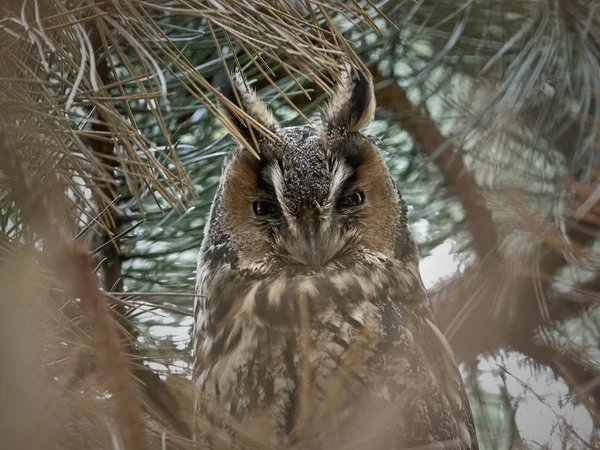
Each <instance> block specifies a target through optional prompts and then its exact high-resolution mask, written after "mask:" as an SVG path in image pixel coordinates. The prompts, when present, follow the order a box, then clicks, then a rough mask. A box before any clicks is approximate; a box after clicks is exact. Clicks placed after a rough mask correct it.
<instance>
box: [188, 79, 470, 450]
mask: <svg viewBox="0 0 600 450" xmlns="http://www.w3.org/2000/svg"><path fill="white" fill-rule="evenodd" d="M219 91H220V93H221V94H222V98H221V100H222V103H223V110H224V114H225V120H224V121H223V122H224V125H225V126H226V127H227V128H228V129H229V130H230V131H231V130H233V129H234V128H235V130H236V134H237V135H238V137H239V136H241V137H243V139H239V141H241V142H244V141H246V142H256V143H257V144H258V148H259V158H257V157H256V156H255V155H254V154H253V153H252V152H250V151H249V150H248V149H246V148H245V147H244V146H243V145H241V144H240V145H236V146H235V148H233V149H232V150H231V152H230V154H229V156H228V157H227V159H226V161H225V163H224V167H223V175H222V178H221V182H220V185H219V187H218V190H217V193H216V196H215V199H214V203H213V206H212V209H211V213H210V218H209V220H208V223H207V226H206V229H205V237H204V241H203V243H202V247H201V250H200V253H199V257H198V278H197V298H196V304H195V327H194V355H195V367H194V369H195V375H194V377H195V378H194V379H195V384H196V387H197V398H196V414H197V419H198V420H197V433H196V436H197V439H198V440H199V441H200V443H201V444H202V445H206V446H209V447H210V448H217V449H219V448H310V449H325V448H327V449H342V448H344V449H408V448H419V449H434V448H435V449H438V448H439V449H441V448H446V449H470V450H471V449H477V448H478V444H477V439H476V435H475V428H474V425H473V419H472V414H471V410H470V406H469V403H468V400H467V396H466V393H465V389H464V386H463V383H462V380H461V378H460V373H459V371H458V368H457V366H456V363H455V361H454V357H453V354H452V351H451V349H450V347H449V345H448V343H447V341H446V339H445V338H444V336H443V335H442V333H441V332H440V331H439V330H438V328H437V327H436V325H435V323H434V320H433V316H432V312H431V306H430V303H429V299H428V297H427V292H426V290H425V288H424V286H423V283H422V281H421V276H420V273H419V265H418V263H419V255H418V250H417V247H416V245H415V242H414V241H413V238H412V236H411V234H410V232H409V229H408V227H407V209H406V206H405V203H404V201H403V199H402V197H401V194H400V191H399V190H398V189H397V188H396V185H395V183H394V181H393V180H392V178H391V175H390V172H389V171H388V169H387V167H386V165H385V161H384V159H383V157H382V154H381V153H380V151H379V150H378V148H377V145H376V141H375V140H374V139H373V138H371V137H369V136H367V135H365V134H362V133H361V132H360V130H361V129H362V128H364V126H366V125H367V124H368V123H369V122H370V121H371V119H372V118H373V114H374V110H375V98H374V93H373V85H372V81H371V79H370V77H369V76H368V75H367V74H365V73H363V71H358V70H354V69H351V70H348V71H347V75H346V77H345V79H344V80H343V81H342V82H340V83H339V85H338V87H337V91H336V93H335V94H334V95H333V96H332V97H331V98H330V99H329V102H328V103H327V105H326V106H324V107H323V108H322V109H321V110H320V111H319V114H318V115H317V118H316V119H315V120H314V121H313V123H312V124H310V125H304V126H294V127H281V126H280V125H279V124H278V123H277V121H276V120H275V118H274V116H273V114H272V113H271V111H270V110H269V108H268V107H267V106H266V105H265V104H264V103H263V101H262V100H261V99H259V98H258V97H257V95H256V93H255V92H254V90H252V89H251V88H249V87H248V85H247V83H246V81H245V80H244V78H243V77H242V75H241V74H240V73H239V72H237V71H236V72H235V73H234V74H233V76H232V77H226V78H224V79H223V81H222V82H221V83H220V86H219ZM237 108H241V109H242V110H243V111H244V112H245V113H246V114H247V115H248V117H250V118H251V119H252V120H247V122H246V121H243V119H241V115H240V114H239V111H238V110H237ZM250 127H252V130H251V129H250ZM259 128H262V129H263V130H266V131H268V132H269V133H270V135H269V134H267V133H260V132H258V131H257V129H259Z"/></svg>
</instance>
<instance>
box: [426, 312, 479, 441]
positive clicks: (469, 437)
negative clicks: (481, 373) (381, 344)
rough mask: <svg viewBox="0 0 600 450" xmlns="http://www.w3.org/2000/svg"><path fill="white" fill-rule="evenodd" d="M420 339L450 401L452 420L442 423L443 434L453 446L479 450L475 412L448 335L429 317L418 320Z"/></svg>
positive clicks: (440, 385) (436, 378)
mask: <svg viewBox="0 0 600 450" xmlns="http://www.w3.org/2000/svg"><path fill="white" fill-rule="evenodd" d="M419 322H420V323H419ZM417 323H418V324H419V328H421V329H420V330H419V331H417V333H418V336H419V337H418V339H419V341H421V342H422V347H423V353H424V355H425V358H426V360H427V363H428V366H429V369H430V370H431V372H432V375H433V379H434V380H435V382H436V383H437V385H438V386H439V388H440V391H441V392H442V395H443V396H445V397H446V400H447V402H448V403H449V405H448V406H449V409H450V411H451V413H452V416H453V419H454V422H453V421H452V420H450V421H448V422H447V423H445V424H444V423H442V424H441V425H440V428H439V430H440V433H441V434H446V435H447V436H442V437H444V438H446V441H447V440H451V441H455V442H456V444H454V446H452V447H450V448H453V449H461V450H463V449H464V450H477V449H478V448H479V444H478V442H477V436H476V432H475V423H474V421H473V414H472V412H471V407H470V405H469V400H468V398H467V392H466V390H465V386H464V384H463V381H462V377H461V375H460V371H459V370H458V366H457V364H456V360H455V358H454V353H453V351H452V349H451V348H450V345H449V343H448V341H447V339H446V337H445V336H444V335H443V334H442V332H441V331H440V329H439V328H438V327H437V325H436V324H435V323H434V322H433V320H432V319H430V318H422V319H421V321H417Z"/></svg>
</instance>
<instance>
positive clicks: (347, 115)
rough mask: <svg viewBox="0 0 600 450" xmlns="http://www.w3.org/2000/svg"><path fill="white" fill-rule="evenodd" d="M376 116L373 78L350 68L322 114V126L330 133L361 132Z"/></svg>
mask: <svg viewBox="0 0 600 450" xmlns="http://www.w3.org/2000/svg"><path fill="white" fill-rule="evenodd" d="M374 114H375V93H374V91H373V81H372V80H371V77H370V76H368V75H365V74H363V73H362V72H359V71H357V70H356V69H354V68H348V69H347V71H346V77H345V79H344V80H343V82H342V83H341V84H340V85H339V86H338V88H337V91H336V93H335V94H334V95H333V96H332V97H331V98H330V99H329V102H328V104H327V106H326V107H325V108H323V109H322V110H321V112H320V117H321V126H323V127H324V128H325V131H327V132H328V133H331V132H335V131H338V132H340V133H341V134H344V133H351V132H354V131H360V130H361V129H362V128H364V127H365V126H366V125H367V124H368V123H369V122H370V121H371V120H372V119H373V115H374Z"/></svg>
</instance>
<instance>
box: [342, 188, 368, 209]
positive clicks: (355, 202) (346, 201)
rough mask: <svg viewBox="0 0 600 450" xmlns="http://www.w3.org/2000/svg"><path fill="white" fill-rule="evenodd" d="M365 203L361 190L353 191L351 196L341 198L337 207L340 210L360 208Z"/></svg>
mask: <svg viewBox="0 0 600 450" xmlns="http://www.w3.org/2000/svg"><path fill="white" fill-rule="evenodd" d="M364 202H365V193H364V192H363V191H361V190H357V191H354V192H353V193H352V194H350V195H347V196H346V197H344V198H342V199H341V201H340V203H339V205H340V207H342V208H351V207H353V206H360V205H362V204H363V203H364Z"/></svg>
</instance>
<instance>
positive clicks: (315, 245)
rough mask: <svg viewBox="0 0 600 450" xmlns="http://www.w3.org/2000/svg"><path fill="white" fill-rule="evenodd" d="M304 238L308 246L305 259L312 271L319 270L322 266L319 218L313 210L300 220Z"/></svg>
mask: <svg viewBox="0 0 600 450" xmlns="http://www.w3.org/2000/svg"><path fill="white" fill-rule="evenodd" d="M301 222H302V229H303V230H304V237H305V239H306V242H307V244H308V246H307V248H306V251H307V254H305V255H304V256H305V259H306V260H307V262H308V263H309V265H310V268H311V269H312V270H314V271H319V270H321V267H322V266H323V251H322V248H321V247H322V245H321V232H320V230H321V218H320V217H319V214H318V212H316V211H314V210H309V211H307V212H306V213H305V214H304V215H303V216H302V219H301Z"/></svg>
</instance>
